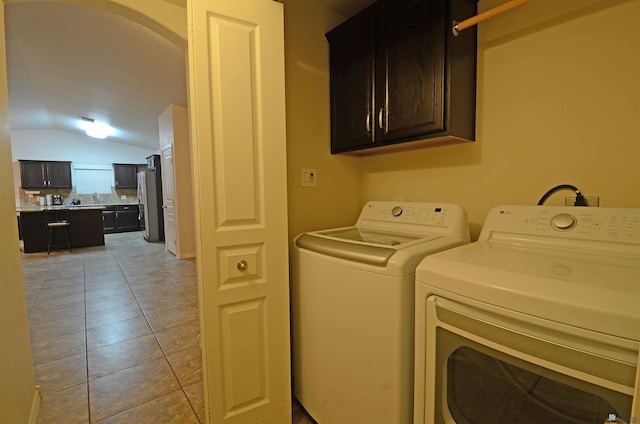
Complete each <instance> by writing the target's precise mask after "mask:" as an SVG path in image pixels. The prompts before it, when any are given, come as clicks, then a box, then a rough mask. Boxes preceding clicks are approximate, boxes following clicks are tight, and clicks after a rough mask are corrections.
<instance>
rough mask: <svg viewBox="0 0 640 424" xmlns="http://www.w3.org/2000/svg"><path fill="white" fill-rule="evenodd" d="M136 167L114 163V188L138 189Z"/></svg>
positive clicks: (134, 165)
mask: <svg viewBox="0 0 640 424" xmlns="http://www.w3.org/2000/svg"><path fill="white" fill-rule="evenodd" d="M137 174H138V165H136V164H130V163H114V164H113V176H114V180H115V183H116V188H136V187H138V176H137Z"/></svg>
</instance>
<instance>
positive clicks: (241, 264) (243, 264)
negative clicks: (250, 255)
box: [238, 259, 249, 271]
mask: <svg viewBox="0 0 640 424" xmlns="http://www.w3.org/2000/svg"><path fill="white" fill-rule="evenodd" d="M248 266H249V264H247V261H245V260H244V259H243V260H241V261H240V262H238V271H245V270H246V269H247V267H248Z"/></svg>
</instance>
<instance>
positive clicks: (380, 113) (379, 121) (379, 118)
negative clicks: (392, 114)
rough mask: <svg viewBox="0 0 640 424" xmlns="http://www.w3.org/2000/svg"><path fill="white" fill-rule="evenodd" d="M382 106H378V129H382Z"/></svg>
mask: <svg viewBox="0 0 640 424" xmlns="http://www.w3.org/2000/svg"><path fill="white" fill-rule="evenodd" d="M383 118H384V108H383V107H381V108H380V112H378V127H380V129H384V120H383Z"/></svg>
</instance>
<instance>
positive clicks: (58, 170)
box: [19, 160, 71, 190]
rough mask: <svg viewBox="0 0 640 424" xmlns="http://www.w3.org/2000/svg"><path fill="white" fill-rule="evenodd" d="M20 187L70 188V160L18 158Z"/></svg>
mask: <svg viewBox="0 0 640 424" xmlns="http://www.w3.org/2000/svg"><path fill="white" fill-rule="evenodd" d="M19 162H20V182H21V185H22V189H23V190H24V189H44V188H55V189H70V188H71V162H64V161H38V160H20V161H19Z"/></svg>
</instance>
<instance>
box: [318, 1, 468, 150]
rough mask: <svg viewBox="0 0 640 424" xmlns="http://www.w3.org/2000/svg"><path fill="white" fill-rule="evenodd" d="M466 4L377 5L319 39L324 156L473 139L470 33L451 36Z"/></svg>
mask: <svg viewBox="0 0 640 424" xmlns="http://www.w3.org/2000/svg"><path fill="white" fill-rule="evenodd" d="M476 10H477V4H476V1H473V0H381V1H378V2H376V3H374V4H373V5H372V6H370V7H369V8H367V9H365V10H364V11H362V12H361V13H360V14H358V15H356V16H354V17H353V18H351V19H349V20H348V21H346V22H345V23H343V24H342V25H340V26H338V27H337V28H335V29H333V30H332V31H330V32H328V33H327V34H326V37H327V40H328V41H329V44H330V72H331V82H330V90H331V153H353V154H370V153H377V152H380V151H386V150H397V149H400V148H412V147H421V146H424V145H435V144H444V143H451V142H459V141H473V140H474V138H475V82H476V31H475V27H473V28H469V29H467V30H465V31H463V32H462V33H460V35H459V36H457V37H455V36H454V35H453V34H452V33H451V24H452V21H453V19H465V18H467V17H469V16H473V15H474V14H475V13H476Z"/></svg>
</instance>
